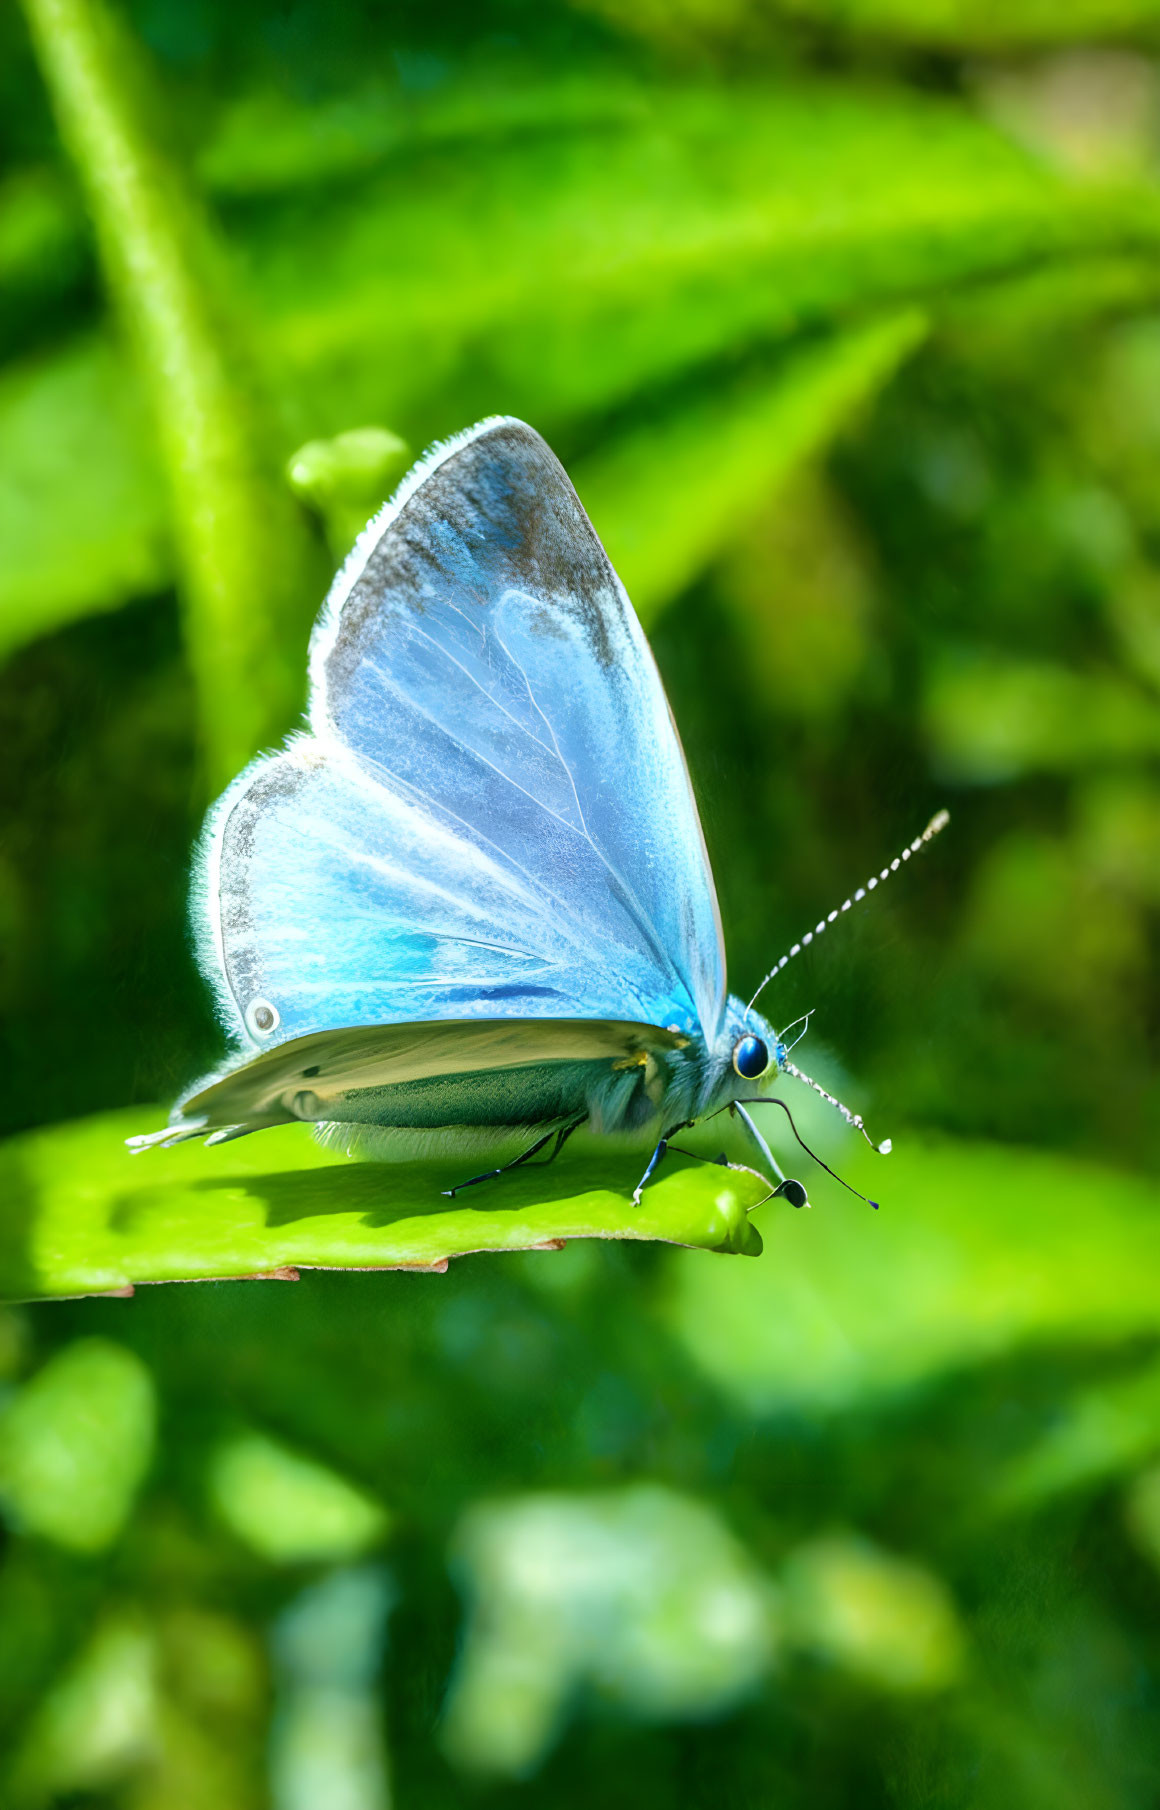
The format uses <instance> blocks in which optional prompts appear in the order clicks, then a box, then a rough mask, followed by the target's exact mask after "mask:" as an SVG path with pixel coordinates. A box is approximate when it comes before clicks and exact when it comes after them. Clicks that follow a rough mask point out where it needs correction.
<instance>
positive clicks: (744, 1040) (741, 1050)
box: [733, 1037, 769, 1081]
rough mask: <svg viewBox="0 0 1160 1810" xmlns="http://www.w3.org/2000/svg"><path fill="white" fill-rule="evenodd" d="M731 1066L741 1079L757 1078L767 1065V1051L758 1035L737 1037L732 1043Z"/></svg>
mask: <svg viewBox="0 0 1160 1810" xmlns="http://www.w3.org/2000/svg"><path fill="white" fill-rule="evenodd" d="M733 1066H734V1068H735V1069H736V1070H737V1073H738V1074H739V1075H740V1076H741V1079H742V1080H743V1081H756V1080H758V1079H759V1078H760V1077H761V1076H762V1075H763V1074H764V1073H765V1071H766V1069H767V1068H768V1067H769V1051H768V1049H767V1048H766V1046H765V1044H764V1043H763V1042H762V1041H761V1038H760V1037H739V1038H738V1040H737V1042H736V1043H735V1044H734V1045H733Z"/></svg>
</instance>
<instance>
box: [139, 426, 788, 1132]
mask: <svg viewBox="0 0 1160 1810" xmlns="http://www.w3.org/2000/svg"><path fill="white" fill-rule="evenodd" d="M310 679H311V698H310V706H309V729H308V731H307V732H306V733H304V734H300V735H298V736H296V737H294V738H292V740H291V741H290V742H289V743H288V744H287V746H286V747H285V748H284V749H283V750H282V751H281V752H279V753H276V754H273V755H269V756H264V757H262V758H260V759H259V760H257V761H255V762H254V763H253V764H252V765H251V766H250V767H249V768H247V770H246V771H245V772H244V773H243V774H242V775H241V776H240V777H239V779H238V780H237V781H235V783H234V785H233V786H231V787H230V788H229V790H228V791H227V792H226V794H225V795H224V797H223V798H222V799H221V800H220V801H219V803H218V805H217V806H216V807H215V809H214V811H213V812H212V813H211V816H210V819H209V823H208V826H207V832H206V836H205V839H204V843H203V849H202V855H201V862H200V870H199V874H198V876H197V877H196V879H195V885H194V901H195V905H194V913H195V925H196V928H197V932H198V942H199V955H200V959H201V964H202V967H203V969H204V971H205V973H206V975H207V977H208V978H209V980H210V981H211V983H212V985H213V986H214V989H215V992H216V994H217V999H218V1003H219V1007H220V1012H221V1016H222V1019H223V1021H224V1023H225V1025H226V1027H227V1030H228V1031H229V1032H230V1033H231V1034H232V1036H233V1038H234V1040H235V1042H236V1044H237V1045H238V1055H237V1056H236V1058H235V1059H234V1060H233V1061H232V1062H231V1063H230V1064H229V1065H228V1066H227V1067H226V1069H225V1070H224V1071H223V1072H221V1073H219V1074H218V1075H216V1076H213V1077H211V1078H210V1079H209V1080H208V1081H207V1082H205V1083H203V1084H201V1085H200V1086H199V1087H197V1088H195V1089H194V1090H192V1092H191V1093H190V1094H189V1095H188V1096H187V1097H186V1098H185V1099H184V1100H183V1101H182V1102H181V1103H180V1104H179V1106H178V1107H177V1108H175V1111H174V1114H173V1118H172V1120H171V1125H170V1127H169V1128H168V1129H167V1131H165V1132H162V1133H159V1134H154V1135H153V1136H152V1137H146V1138H143V1139H139V1140H135V1142H136V1144H137V1145H138V1147H142V1146H144V1145H147V1144H148V1143H151V1142H165V1141H175V1140H177V1139H179V1138H181V1137H184V1136H194V1135H206V1136H208V1138H209V1140H210V1141H216V1140H221V1139H224V1138H227V1137H232V1136H237V1135H241V1134H242V1133H245V1132H248V1131H252V1130H259V1129H261V1128H262V1127H263V1126H268V1125H273V1124H280V1123H285V1122H287V1121H291V1120H295V1119H299V1120H303V1121H306V1122H308V1123H312V1124H314V1125H315V1126H320V1127H326V1126H338V1127H343V1126H350V1127H375V1128H379V1129H382V1130H384V1131H387V1132H394V1133H399V1134H403V1133H407V1134H422V1135H423V1136H424V1137H430V1138H435V1139H438V1138H439V1137H440V1136H445V1137H446V1139H447V1141H448V1144H449V1145H450V1144H453V1143H457V1142H459V1141H461V1140H462V1138H463V1137H464V1135H465V1134H469V1133H470V1134H471V1135H472V1136H475V1135H477V1134H478V1135H479V1136H480V1137H486V1136H487V1135H490V1134H492V1133H494V1134H495V1135H496V1136H497V1137H503V1136H510V1135H512V1134H514V1133H515V1132H517V1131H524V1132H527V1133H528V1134H529V1135H531V1134H535V1135H536V1136H537V1137H539V1138H540V1141H541V1142H543V1141H545V1139H546V1137H547V1136H548V1135H550V1134H551V1132H552V1131H553V1130H555V1131H556V1132H557V1133H558V1134H562V1135H567V1134H568V1132H570V1130H572V1129H574V1128H575V1127H576V1125H578V1124H580V1123H584V1124H586V1125H587V1126H588V1127H589V1129H591V1130H593V1131H595V1132H597V1133H603V1134H609V1135H611V1134H626V1135H632V1136H635V1137H639V1138H641V1139H647V1138H648V1137H653V1138H655V1139H659V1140H660V1143H659V1144H658V1149H661V1150H662V1152H663V1141H664V1138H665V1136H666V1134H667V1133H668V1132H669V1131H670V1130H671V1129H672V1128H673V1127H675V1126H678V1125H683V1124H686V1123H689V1122H691V1121H693V1120H695V1119H697V1118H700V1117H703V1116H704V1115H705V1114H707V1113H710V1112H712V1111H715V1110H717V1109H719V1108H720V1107H723V1106H726V1105H729V1104H730V1103H731V1102H733V1101H734V1100H742V1099H752V1098H754V1097H755V1096H757V1095H759V1094H760V1093H761V1092H762V1091H763V1089H764V1088H765V1087H768V1085H769V1084H770V1083H771V1082H772V1081H774V1080H775V1079H776V1076H777V1073H778V1071H779V1065H780V1062H781V1060H782V1059H784V1054H785V1052H784V1048H783V1046H782V1045H780V1044H779V1043H778V1040H777V1038H776V1035H775V1033H774V1032H773V1031H772V1030H771V1028H770V1027H769V1025H767V1024H766V1023H765V1021H764V1020H763V1019H762V1018H761V1017H760V1016H759V1015H758V1014H757V1013H755V1012H753V1011H751V1010H748V1009H747V1008H746V1007H745V1006H744V1005H743V1004H742V1002H741V1001H739V1000H737V999H734V998H731V997H727V995H726V987H725V958H724V950H723V946H722V938H721V928H720V919H719V914H718V910H717V901H716V895H715V891H714V887H713V880H712V875H711V872H710V869H709V863H708V858H707V855H706V852H705V845H704V840H703V837H702V834H701V827H700V822H699V819H698V815H697V809H696V805H695V803H694V800H693V793H692V788H691V785H690V783H689V778H688V773H687V769H686V767H685V762H684V756H683V753H682V750H681V746H680V741H679V738H678V736H677V732H676V728H675V725H674V723H673V720H672V716H671V713H670V711H669V707H668V703H667V700H666V698H665V695H664V690H663V688H662V685H661V682H660V678H659V675H658V674H657V671H656V667H655V665H654V663H653V660H652V655H651V652H650V650H649V648H648V644H647V642H646V640H645V638H644V635H643V632H642V630H641V628H640V624H639V622H638V621H637V618H636V615H635V613H634V611H633V609H632V606H631V604H630V602H629V600H628V598H627V596H626V595H625V592H624V589H623V587H622V586H621V584H620V581H619V579H618V578H617V576H616V574H615V572H614V571H613V568H612V566H611V565H610V563H609V561H608V558H607V555H606V554H605V552H604V549H603V547H602V546H601V544H600V542H599V540H598V538H597V536H596V534H595V532H594V530H593V528H592V526H591V523H590V522H589V521H588V518H587V516H586V515H585V513H584V511H583V509H582V507H581V505H580V502H579V499H578V498H577V496H576V493H575V491H574V490H573V489H572V486H571V485H570V483H569V482H568V479H567V477H566V476H565V474H564V472H563V469H562V468H561V466H560V465H559V463H558V461H557V460H556V459H555V457H554V455H553V454H552V453H551V451H550V450H549V449H548V447H547V446H546V445H545V443H544V442H543V440H541V439H540V437H539V435H538V434H536V433H535V432H534V431H533V430H532V429H531V428H529V427H527V426H526V425H524V424H523V423H522V422H518V421H513V420H507V419H497V420H493V421H488V422H483V423H481V424H480V425H479V426H478V427H476V428H473V429H471V430H470V431H469V432H468V433H466V434H464V435H461V436H460V437H459V438H458V439H457V440H455V441H452V442H450V443H449V444H448V445H446V446H444V447H441V448H438V449H437V450H436V451H435V452H434V453H433V454H431V455H429V457H428V458H427V459H426V460H424V461H421V462H420V464H419V465H418V466H417V467H416V468H415V470H414V471H413V472H412V473H411V474H410V476H409V477H408V478H407V479H406V480H405V481H404V483H403V485H402V486H401V488H400V490H399V492H398V493H397V495H396V497H395V498H394V499H393V501H392V503H391V504H390V505H388V507H387V508H386V509H385V510H384V511H383V512H382V514H381V515H380V516H379V517H378V518H376V520H375V521H374V522H373V523H372V524H371V525H370V527H369V528H368V529H367V531H366V533H365V534H364V535H363V536H362V537H361V539H360V542H359V544H358V546H356V548H355V551H354V552H353V553H352V555H351V557H350V559H349V560H348V562H347V565H346V567H345V568H344V570H343V572H342V573H341V574H340V575H339V578H338V579H337V580H336V583H335V586H334V588H333V590H332V592H331V596H330V598H329V599H328V601H327V604H326V605H325V607H324V610H323V613H322V616H321V618H320V620H319V624H318V627H317V628H316V630H315V634H314V638H313V641H312V644H311V657H310ZM743 1046H744V1057H743V1059H740V1060H739V1059H738V1058H737V1054H736V1053H737V1052H738V1051H739V1050H741V1049H742V1047H743ZM535 1147H536V1148H539V1144H537V1145H536V1146H535ZM771 1160H772V1159H771Z"/></svg>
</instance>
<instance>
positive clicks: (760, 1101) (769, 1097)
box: [737, 1088, 878, 1213]
mask: <svg viewBox="0 0 1160 1810" xmlns="http://www.w3.org/2000/svg"><path fill="white" fill-rule="evenodd" d="M818 1091H819V1093H820V1092H821V1089H820V1088H819V1090H818ZM826 1097H827V1099H828V1098H829V1095H827V1096H826ZM742 1104H744V1105H745V1106H780V1107H781V1110H782V1111H783V1112H784V1114H785V1116H786V1118H787V1119H788V1120H789V1128H790V1130H791V1131H792V1132H793V1134H794V1137H795V1138H796V1139H797V1141H798V1143H799V1144H800V1145H801V1147H802V1149H803V1150H804V1151H805V1153H806V1155H807V1156H812V1157H813V1159H814V1162H815V1163H816V1164H817V1165H818V1168H819V1169H824V1170H825V1172H826V1174H827V1175H832V1176H833V1178H834V1180H835V1181H836V1182H841V1184H842V1186H843V1188H845V1189H847V1190H848V1192H849V1193H851V1194H856V1195H857V1196H858V1199H859V1200H864V1201H865V1202H866V1205H867V1206H868V1207H873V1208H874V1211H875V1212H876V1213H877V1211H878V1202H877V1201H876V1200H871V1198H870V1196H869V1195H868V1194H863V1192H862V1190H861V1189H860V1188H855V1187H852V1186H851V1184H850V1183H849V1182H848V1181H847V1180H846V1179H845V1177H844V1176H842V1175H839V1174H838V1171H837V1170H836V1169H831V1168H830V1165H829V1163H827V1162H825V1161H823V1159H822V1158H821V1157H820V1156H819V1155H818V1153H817V1151H816V1150H811V1149H810V1147H809V1145H808V1144H807V1143H806V1141H805V1139H804V1138H803V1136H802V1134H801V1132H800V1131H799V1130H798V1128H797V1126H796V1125H795V1124H794V1122H793V1113H792V1112H791V1111H790V1109H789V1107H788V1106H787V1105H786V1103H785V1101H784V1100H779V1099H778V1097H777V1095H776V1094H759V1095H757V1096H756V1097H755V1098H753V1099H751V1100H746V1101H744V1102H742V1101H740V1100H739V1101H738V1102H737V1105H738V1106H739V1107H740V1106H741V1105H742ZM837 1104H838V1102H837V1101H836V1100H835V1101H834V1105H835V1106H836V1105H837ZM864 1135H865V1133H863V1136H864ZM788 1185H789V1184H788V1183H786V1182H783V1183H782V1185H781V1188H775V1189H774V1193H775V1194H780V1193H781V1189H782V1188H787V1187H788ZM794 1205H795V1206H804V1205H805V1202H804V1201H795V1202H794Z"/></svg>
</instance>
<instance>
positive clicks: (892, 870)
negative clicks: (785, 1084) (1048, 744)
mask: <svg viewBox="0 0 1160 1810" xmlns="http://www.w3.org/2000/svg"><path fill="white" fill-rule="evenodd" d="M950 820H951V814H950V812H949V811H936V812H935V814H934V816H933V817H932V818H931V820H930V822H929V823H928V824H927V826H926V828H925V829H924V830H923V832H922V834H921V836H916V837H915V838H914V841H913V842H910V843H908V844H907V846H906V847H905V848H904V849H903V851H902V853H901V854H900V855H895V857H894V859H893V861H892V862H891V863H890V865H889V867H884V868H883V869H882V872H881V873H880V874H876V875H875V876H874V877H873V878H872V879H870V880H867V882H866V884H865V886H860V887H859V888H858V890H857V892H856V893H852V894H851V896H850V897H849V898H848V899H843V901H842V903H841V904H840V905H839V906H837V907H836V909H835V910H833V911H831V912H829V913H828V914H827V916H825V917H824V918H822V919H820V920H819V922H818V923H816V924H815V925H814V927H813V929H812V930H807V931H806V933H805V935H804V936H803V937H802V940H801V942H800V943H795V944H794V946H793V948H792V949H789V950H787V952H786V953H785V955H783V956H782V957H781V959H780V961H776V962H775V963H774V964H773V967H772V968H771V969H770V970H769V973H768V974H767V975H766V977H765V979H764V980H763V981H762V982H761V985H760V986H759V987H758V989H757V991H756V993H755V994H754V995H753V998H752V999H751V1000H750V1002H749V1004H748V1005H747V1006H746V1008H745V1010H746V1011H747V1012H751V1011H752V1010H753V1008H754V1006H755V1005H756V1004H757V1001H758V999H759V998H760V997H761V995H762V993H763V992H764V991H765V989H766V987H767V986H768V985H769V983H770V981H771V980H772V979H773V977H774V975H775V974H780V973H781V971H782V969H783V968H784V967H785V965H786V963H787V962H790V961H792V960H793V958H794V956H795V955H800V954H801V952H802V950H803V949H805V948H808V946H809V944H810V943H812V942H813V940H814V938H815V937H816V936H821V934H822V931H823V930H825V928H826V926H827V925H829V924H832V923H833V922H834V919H835V918H838V917H841V915H842V913H843V912H844V911H849V909H850V907H851V906H852V905H856V904H857V903H858V902H859V900H861V899H864V898H865V897H866V895H867V893H871V892H873V891H874V888H875V887H876V886H879V885H880V884H881V883H882V881H883V880H889V878H890V876H891V874H896V873H897V872H898V870H899V868H900V867H901V866H902V863H903V862H904V861H909V860H910V857H911V855H917V854H918V853H919V852H920V851H921V850H922V849H923V848H924V847H925V846H926V844H927V843H928V842H931V841H933V839H934V837H935V836H937V835H938V833H939V831H940V830H945V829H946V826H947V824H948V823H949V822H950ZM793 1072H796V1071H793ZM801 1078H802V1079H803V1080H805V1078H806V1077H805V1076H804V1075H803V1076H802V1077H801ZM813 1085H814V1083H813V1082H812V1081H811V1082H810V1086H811V1087H812V1086H813ZM818 1092H819V1093H821V1092H822V1089H821V1088H819V1089H818ZM829 1097H830V1096H829V1095H828V1094H827V1096H826V1098H827V1099H828V1098H829ZM834 1105H835V1106H837V1105H838V1101H837V1100H835V1101H834ZM845 1110H846V1109H845V1107H843V1108H842V1111H843V1112H845ZM846 1116H847V1117H849V1116H850V1115H849V1114H847V1115H846ZM858 1129H859V1130H861V1129H862V1127H861V1124H860V1123H859V1126H858Z"/></svg>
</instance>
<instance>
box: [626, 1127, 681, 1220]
mask: <svg viewBox="0 0 1160 1810" xmlns="http://www.w3.org/2000/svg"><path fill="white" fill-rule="evenodd" d="M694 1123H695V1120H693V1119H685V1120H683V1121H682V1123H681V1124H680V1125H670V1126H669V1129H668V1130H667V1131H666V1132H665V1134H664V1136H663V1137H662V1138H661V1139H660V1140H659V1141H658V1143H657V1147H656V1149H655V1150H654V1151H653V1153H652V1155H651V1156H650V1157H649V1159H648V1166H647V1168H646V1169H645V1172H644V1174H643V1175H642V1176H641V1178H640V1180H639V1181H638V1182H637V1184H636V1187H635V1188H634V1189H633V1191H632V1204H633V1206H634V1207H639V1205H640V1197H641V1195H642V1194H643V1192H644V1190H645V1188H646V1187H647V1186H648V1184H649V1181H650V1180H651V1179H652V1175H653V1172H654V1170H656V1169H658V1168H659V1167H660V1165H661V1164H662V1163H663V1162H664V1160H665V1152H666V1150H667V1149H668V1147H669V1139H670V1138H671V1137H675V1136H676V1134H677V1132H678V1131H687V1130H688V1128H689V1126H690V1125H692V1124H694Z"/></svg>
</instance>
